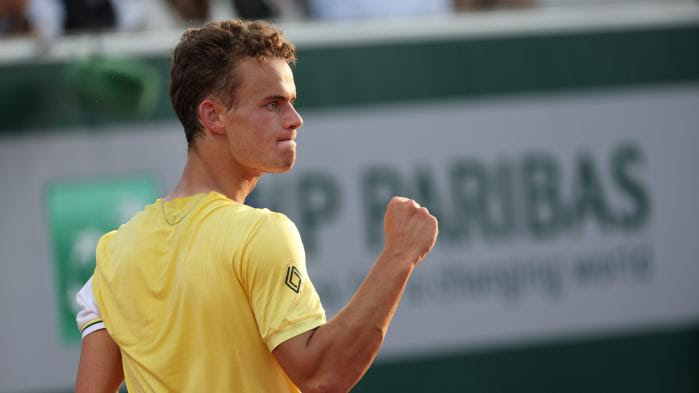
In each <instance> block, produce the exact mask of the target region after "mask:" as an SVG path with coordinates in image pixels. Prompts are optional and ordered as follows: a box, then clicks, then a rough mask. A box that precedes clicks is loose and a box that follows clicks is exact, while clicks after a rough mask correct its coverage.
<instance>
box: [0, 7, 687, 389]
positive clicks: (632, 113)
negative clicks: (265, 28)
mask: <svg viewBox="0 0 699 393" xmlns="http://www.w3.org/2000/svg"><path fill="white" fill-rule="evenodd" d="M229 17H244V18H264V19H268V20H271V21H273V22H275V23H278V24H279V25H280V26H281V27H282V29H283V30H284V31H285V32H286V34H287V35H288V36H289V37H290V38H291V39H292V40H293V41H294V42H295V43H296V45H297V47H298V51H299V61H298V64H297V65H296V68H295V77H296V84H297V88H298V92H299V99H298V107H299V110H300V112H301V114H302V115H303V116H304V119H305V124H304V127H303V129H302V130H301V131H300V133H299V139H298V142H299V147H298V152H299V160H298V164H297V166H296V167H295V168H294V170H293V171H291V172H290V173H288V174H284V175H275V176H267V177H265V178H263V179H262V181H261V182H260V184H259V187H258V189H257V190H256V191H255V192H254V193H253V195H251V197H250V198H249V203H250V204H252V205H254V206H258V207H268V208H270V209H273V210H278V211H282V212H285V213H286V214H288V215H289V216H290V217H291V218H292V219H293V220H294V221H295V222H296V224H297V225H298V227H299V229H300V230H301V232H302V236H303V239H304V243H305V245H306V247H307V254H308V267H309V271H310V274H311V276H312V278H313V280H314V283H315V286H316V288H318V290H319V292H320V294H321V298H322V299H323V303H324V306H325V307H326V310H327V312H328V316H331V315H332V314H334V313H335V312H336V311H337V310H338V309H339V308H340V307H341V305H342V304H344V302H346V301H347V300H348V299H349V297H350V296H351V294H352V293H353V291H354V290H355V288H356V287H357V285H358V284H359V281H360V280H361V278H362V277H363V276H364V275H365V274H366V272H367V271H368V269H369V267H370V266H371V264H372V262H373V260H374V258H375V256H376V255H377V253H378V251H379V250H380V247H381V244H382V243H381V242H382V238H381V237H382V216H383V209H384V206H385V203H386V202H387V200H388V199H389V198H390V196H391V195H394V194H403V195H408V196H411V197H414V198H416V199H417V200H418V201H419V202H421V203H422V204H424V205H426V206H428V207H429V208H430V210H431V211H433V212H434V214H436V215H437V216H438V217H439V219H440V231H441V233H440V239H439V242H438V244H437V247H436V248H435V250H434V251H433V253H432V254H431V255H430V256H429V257H428V259H427V260H426V261H424V262H423V264H422V265H421V266H420V267H419V269H418V271H417V272H416V273H415V275H414V276H413V278H412V281H411V282H410V284H409V286H408V289H407V292H406V295H405V297H404V300H403V302H402V304H401V306H400V309H399V311H398V313H397V315H396V317H395V320H394V322H393V324H392V326H391V329H390V330H389V334H388V338H387V340H386V342H385V344H384V347H383V349H382V352H381V354H380V356H379V358H378V360H377V362H376V364H375V365H374V366H373V367H372V368H371V369H370V370H369V372H368V373H367V375H366V377H365V378H364V380H362V381H361V382H360V383H359V384H358V385H357V386H356V388H355V389H354V391H356V392H393V391H400V392H425V391H429V392H433V391H434V392H483V393H490V392H503V393H510V392H634V393H645V392H658V393H661V392H662V393H665V392H699V257H698V256H699V208H698V206H697V203H698V201H699V175H697V173H698V170H699V2H697V1H687V0H665V1H639V0H626V1H612V0H231V1H228V0H211V1H207V0H0V37H1V38H0V181H1V183H0V209H2V220H0V234H1V236H0V392H2V393H20V392H22V393H24V392H68V391H71V389H72V384H73V380H74V376H75V371H76V366H77V362H78V357H79V346H80V339H79V334H78V331H77V328H76V326H75V322H74V315H75V307H76V306H75V304H74V300H73V299H74V296H75V293H76V291H77V290H78V289H79V288H80V287H81V286H82V284H83V283H84V281H85V280H86V279H87V278H88V277H89V276H90V274H91V271H92V269H93V268H94V246H95V244H96V241H97V239H98V238H99V236H100V235H101V234H102V233H104V232H106V231H108V230H111V229H114V228H116V227H118V225H120V224H121V223H123V222H125V221H126V220H128V219H129V217H131V216H132V215H133V214H134V213H135V212H137V211H139V210H140V209H141V208H142V207H143V206H144V205H145V204H148V203H151V202H153V201H154V199H155V198H158V197H161V196H163V195H165V194H167V192H168V191H169V190H170V189H171V188H172V187H173V186H174V184H175V182H176V181H177V178H178V176H179V174H180V171H181V169H182V167H183V165H184V162H185V159H186V143H185V139H184V135H183V132H182V130H181V127H180V125H179V123H178V122H177V120H176V118H175V115H174V113H173V111H172V109H171V107H170V102H169V97H168V83H169V82H168V79H169V56H170V54H171V50H172V48H173V47H174V45H175V44H176V43H177V41H178V38H179V35H180V34H181V33H182V31H183V29H184V28H186V27H187V26H194V25H198V24H200V23H202V22H203V21H205V20H212V19H224V18H229ZM204 317H205V316H204V315H203V316H202V318H204ZM222 350H225V348H223V349H222Z"/></svg>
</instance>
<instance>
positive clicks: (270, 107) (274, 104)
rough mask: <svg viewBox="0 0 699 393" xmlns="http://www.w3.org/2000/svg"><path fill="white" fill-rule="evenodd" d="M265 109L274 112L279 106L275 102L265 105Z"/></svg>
mask: <svg viewBox="0 0 699 393" xmlns="http://www.w3.org/2000/svg"><path fill="white" fill-rule="evenodd" d="M266 107H267V109H269V110H276V109H277V108H278V107H279V104H278V103H277V101H272V102H270V103H268V104H267V105H266Z"/></svg>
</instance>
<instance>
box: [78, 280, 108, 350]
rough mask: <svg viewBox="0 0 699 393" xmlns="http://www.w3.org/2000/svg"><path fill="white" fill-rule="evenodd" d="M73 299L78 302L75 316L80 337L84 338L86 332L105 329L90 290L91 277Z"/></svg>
mask: <svg viewBox="0 0 699 393" xmlns="http://www.w3.org/2000/svg"><path fill="white" fill-rule="evenodd" d="M75 301H76V302H77V303H78V308H79V310H80V311H78V315H77V317H76V318H75V320H76V322H77V323H78V329H80V333H81V334H82V337H83V338H85V336H87V335H88V334H90V333H92V332H94V331H96V330H100V329H105V326H104V322H103V321H102V317H100V311H99V308H98V307H97V302H96V301H95V296H94V294H93V292H92V277H90V279H89V280H87V282H86V283H85V285H83V287H82V289H80V291H79V292H78V294H77V296H75Z"/></svg>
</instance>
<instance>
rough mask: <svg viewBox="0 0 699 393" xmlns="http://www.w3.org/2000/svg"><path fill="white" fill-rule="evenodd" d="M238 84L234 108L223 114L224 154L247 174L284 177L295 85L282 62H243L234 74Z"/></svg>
mask: <svg viewBox="0 0 699 393" xmlns="http://www.w3.org/2000/svg"><path fill="white" fill-rule="evenodd" d="M235 71H236V72H237V75H238V77H239V80H240V81H241V83H240V85H239V86H238V88H237V90H236V93H235V99H234V105H233V106H232V107H231V108H230V109H228V110H227V111H226V112H225V113H224V114H223V119H224V124H225V129H226V135H227V140H228V147H229V151H230V153H231V155H232V158H233V160H234V161H235V162H236V164H237V165H238V166H239V167H240V169H242V170H243V171H244V172H245V173H247V174H253V175H261V174H263V173H280V172H286V171H288V170H289V169H291V167H292V166H293V165H294V161H295V160H296V142H295V141H294V140H295V139H296V130H297V129H298V128H300V127H301V125H302V124H303V119H301V116H299V114H298V112H296V110H295V109H294V105H293V104H294V101H295V100H296V85H294V76H293V74H292V72H291V69H290V68H289V65H288V64H287V63H286V62H285V61H284V60H282V59H278V58H271V59H268V60H266V61H259V60H257V59H255V58H252V57H250V58H247V59H245V60H243V61H241V62H240V63H239V64H238V67H237V69H236V70H235Z"/></svg>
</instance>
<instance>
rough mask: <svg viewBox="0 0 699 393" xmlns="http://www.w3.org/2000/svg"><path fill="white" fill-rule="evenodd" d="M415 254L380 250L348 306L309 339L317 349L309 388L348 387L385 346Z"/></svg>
mask: <svg viewBox="0 0 699 393" xmlns="http://www.w3.org/2000/svg"><path fill="white" fill-rule="evenodd" d="M410 259H415V258H410V257H405V256H400V255H387V253H382V254H381V256H379V258H378V259H377V261H376V263H375V264H374V266H373V268H372V269H371V271H370V272H369V274H368V275H367V277H366V278H365V279H364V281H363V282H362V284H361V285H360V287H359V288H358V289H357V291H356V292H355V294H354V296H353V297H352V299H351V300H350V301H349V302H348V303H347V305H345V307H344V308H343V309H342V310H341V311H340V312H339V313H338V314H337V315H336V316H335V317H334V318H333V319H332V320H330V321H329V322H328V323H327V324H325V325H323V326H321V327H320V328H318V329H317V330H316V331H315V332H314V334H313V335H311V337H310V338H309V340H308V343H307V349H308V350H309V353H310V354H313V359H314V360H315V362H314V363H315V364H313V363H312V364H311V366H312V367H311V369H312V370H313V376H312V377H311V378H310V382H311V383H310V384H311V385H312V386H310V387H309V390H311V391H313V390H315V389H316V388H320V389H318V390H320V391H324V390H325V388H330V389H329V390H330V391H346V390H349V388H351V387H352V386H353V385H354V384H355V383H357V381H359V379H360V378H361V377H362V376H363V375H364V373H365V372H366V370H367V369H368V368H369V366H370V365H371V363H372V362H373V360H374V358H375V357H376V355H377V354H378V352H379V349H380V348H381V344H382V343H383V339H384V337H385V335H386V332H387V330H388V326H389V324H390V322H391V319H392V318H393V315H394V314H395V312H396V309H397V308H398V304H399V303H400V299H401V296H402V295H403V291H404V290H405V287H406V284H407V282H408V279H409V278H410V274H411V273H412V270H413V267H414V262H415V261H414V260H410Z"/></svg>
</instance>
